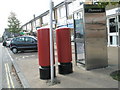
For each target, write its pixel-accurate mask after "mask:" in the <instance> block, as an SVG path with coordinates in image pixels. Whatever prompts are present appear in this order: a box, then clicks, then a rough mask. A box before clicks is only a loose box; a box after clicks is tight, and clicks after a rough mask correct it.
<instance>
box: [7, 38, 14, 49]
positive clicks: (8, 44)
mask: <svg viewBox="0 0 120 90" xmlns="http://www.w3.org/2000/svg"><path fill="white" fill-rule="evenodd" d="M12 39H13V38H8V39H7V40H6V46H7V47H9V46H10V42H11V40H12Z"/></svg>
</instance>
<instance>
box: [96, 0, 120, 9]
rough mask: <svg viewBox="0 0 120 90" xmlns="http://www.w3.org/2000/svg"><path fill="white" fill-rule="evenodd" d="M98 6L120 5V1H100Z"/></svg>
mask: <svg viewBox="0 0 120 90" xmlns="http://www.w3.org/2000/svg"><path fill="white" fill-rule="evenodd" d="M97 3H98V5H99V6H101V7H106V6H108V5H120V1H119V0H118V1H116V2H115V1H114V0H113V1H112V0H99V1H98V2H97Z"/></svg>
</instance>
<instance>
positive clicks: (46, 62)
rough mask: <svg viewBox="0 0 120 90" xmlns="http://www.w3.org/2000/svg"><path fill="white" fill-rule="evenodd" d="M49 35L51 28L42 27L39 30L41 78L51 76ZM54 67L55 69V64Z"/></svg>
mask: <svg viewBox="0 0 120 90" xmlns="http://www.w3.org/2000/svg"><path fill="white" fill-rule="evenodd" d="M49 36H50V35H49V28H41V29H39V30H37V39H38V60H39V66H40V67H39V71H40V79H50V77H51V74H50V70H51V69H50V38H49ZM54 69H55V66H54ZM54 71H55V70H54ZM54 76H55V73H54Z"/></svg>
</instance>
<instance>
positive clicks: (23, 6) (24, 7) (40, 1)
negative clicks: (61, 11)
mask: <svg viewBox="0 0 120 90" xmlns="http://www.w3.org/2000/svg"><path fill="white" fill-rule="evenodd" d="M49 1H50V0H2V1H0V36H1V35H2V33H3V31H4V28H7V25H8V17H9V15H10V12H11V11H12V12H14V13H15V14H16V15H17V18H18V19H19V21H20V22H21V25H23V24H25V23H26V22H28V21H29V20H31V19H32V18H33V14H35V15H36V16H38V15H40V14H41V13H43V12H45V11H46V10H48V9H49ZM52 1H54V3H55V4H58V3H60V2H62V1H64V0H52Z"/></svg>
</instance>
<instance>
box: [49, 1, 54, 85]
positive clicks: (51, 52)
mask: <svg viewBox="0 0 120 90" xmlns="http://www.w3.org/2000/svg"><path fill="white" fill-rule="evenodd" d="M49 5H50V7H49V14H50V21H49V25H50V66H51V84H53V82H54V66H53V59H54V58H53V30H52V29H53V22H52V7H53V3H52V0H50V1H49Z"/></svg>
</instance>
